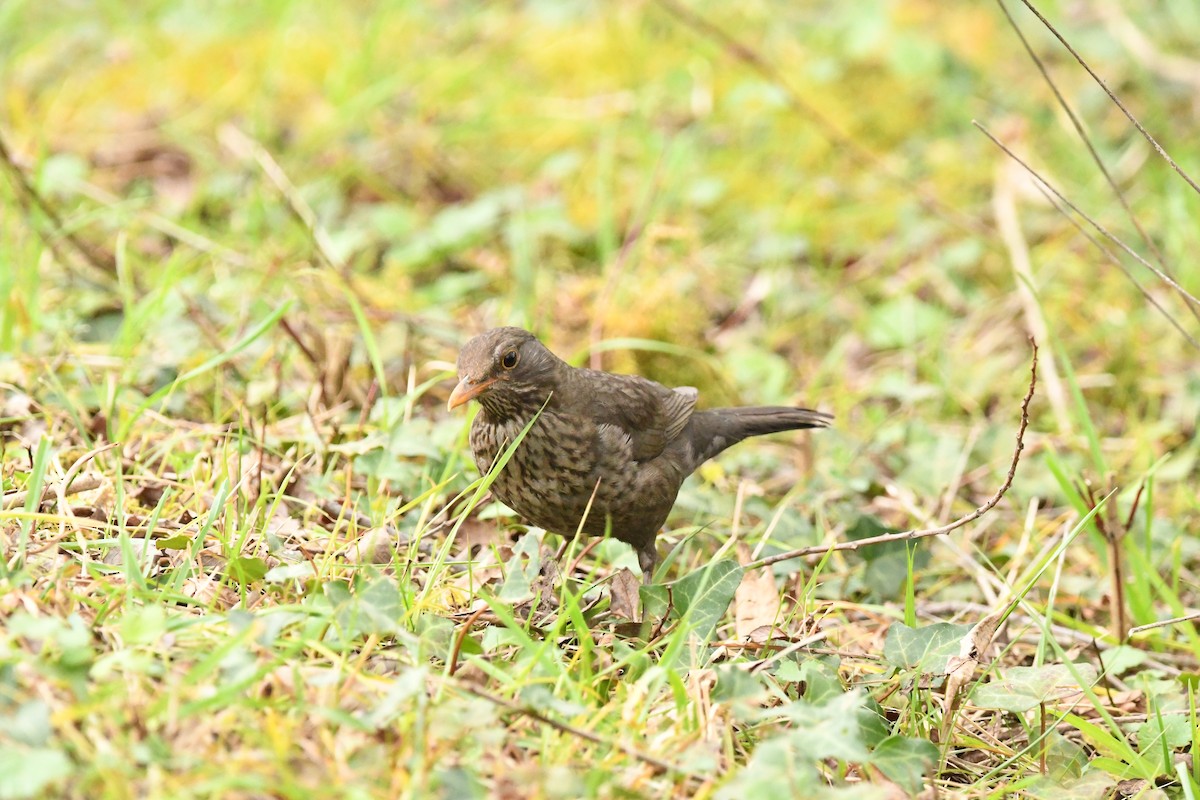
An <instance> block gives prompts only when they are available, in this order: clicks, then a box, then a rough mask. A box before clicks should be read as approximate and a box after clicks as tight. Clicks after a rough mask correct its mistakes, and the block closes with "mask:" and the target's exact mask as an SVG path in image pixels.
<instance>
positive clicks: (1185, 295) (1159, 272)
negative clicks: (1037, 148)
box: [971, 120, 1200, 304]
mask: <svg viewBox="0 0 1200 800" xmlns="http://www.w3.org/2000/svg"><path fill="white" fill-rule="evenodd" d="M971 124H972V125H974V126H975V127H976V128H978V129H979V130H980V132H982V133H983V135H984V136H986V137H988V138H989V139H991V140H992V144H994V145H996V146H997V147H999V148H1000V149H1001V150H1003V151H1004V153H1005V154H1006V155H1007V156H1008V157H1009V158H1011V159H1012V160H1013V161H1015V162H1017V163H1018V164H1020V165H1021V166H1022V167H1024V168H1025V171H1026V172H1028V173H1029V174H1030V175H1032V176H1033V177H1034V179H1035V180H1036V181H1038V182H1039V183H1041V184H1042V185H1043V186H1045V187H1046V188H1047V189H1049V190H1050V192H1051V193H1052V194H1053V195H1054V196H1055V197H1057V198H1058V199H1059V200H1061V201H1062V203H1063V204H1064V205H1065V206H1066V207H1067V208H1069V209H1071V210H1072V211H1074V212H1075V213H1076V214H1078V215H1079V216H1081V217H1083V218H1084V219H1085V220H1087V222H1088V224H1089V225H1091V226H1092V227H1093V228H1095V229H1096V230H1097V231H1098V232H1099V233H1100V235H1101V236H1103V237H1104V238H1105V239H1108V240H1109V241H1110V242H1112V243H1113V244H1115V245H1116V246H1117V247H1119V248H1121V249H1122V250H1124V251H1125V252H1126V253H1128V254H1129V255H1131V256H1133V258H1135V259H1137V262H1138V263H1139V264H1141V265H1142V266H1143V267H1145V268H1146V269H1148V270H1150V271H1151V272H1153V273H1154V274H1155V275H1157V276H1158V277H1159V279H1160V280H1162V282H1163V283H1165V284H1167V285H1168V286H1170V287H1171V288H1172V289H1174V290H1175V291H1177V292H1179V294H1180V295H1181V296H1182V297H1183V298H1184V299H1185V300H1186V301H1187V302H1189V303H1197V304H1200V299H1197V298H1196V297H1195V296H1194V295H1193V294H1192V293H1191V292H1189V291H1188V290H1187V289H1185V288H1183V287H1182V286H1180V285H1179V284H1178V283H1177V282H1176V281H1175V279H1174V278H1172V277H1171V276H1170V275H1168V274H1166V273H1165V272H1163V271H1162V270H1161V269H1159V268H1158V267H1156V266H1154V265H1153V264H1151V263H1150V262H1149V261H1147V260H1146V259H1144V258H1143V257H1142V256H1141V255H1140V254H1139V253H1138V252H1137V251H1136V250H1134V249H1133V248H1132V247H1130V246H1129V245H1127V244H1125V242H1123V241H1121V240H1120V239H1119V238H1117V237H1116V236H1114V235H1113V234H1111V233H1109V231H1108V229H1107V228H1105V227H1104V226H1103V225H1101V224H1100V223H1099V222H1096V220H1094V219H1092V218H1091V217H1090V216H1088V215H1087V214H1086V213H1085V212H1084V211H1082V210H1081V209H1080V208H1079V206H1077V205H1075V204H1074V203H1072V202H1071V201H1070V200H1068V199H1067V198H1066V197H1065V196H1064V195H1063V193H1062V192H1060V191H1058V189H1055V188H1054V186H1053V185H1052V184H1051V183H1050V182H1049V181H1047V180H1046V179H1045V178H1043V177H1042V176H1041V175H1039V174H1038V173H1037V170H1035V169H1034V168H1033V167H1031V166H1029V164H1027V163H1025V161H1024V160H1022V159H1021V157H1020V156H1018V155H1017V154H1016V153H1014V152H1013V151H1012V150H1010V149H1009V148H1008V147H1007V146H1006V145H1005V144H1004V143H1003V142H1001V141H1000V140H999V139H997V138H996V137H995V136H993V135H992V132H991V131H989V130H988V129H987V128H985V127H984V126H983V125H982V124H980V122H979V121H978V120H971Z"/></svg>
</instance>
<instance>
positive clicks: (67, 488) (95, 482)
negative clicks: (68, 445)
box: [0, 442, 119, 511]
mask: <svg viewBox="0 0 1200 800" xmlns="http://www.w3.org/2000/svg"><path fill="white" fill-rule="evenodd" d="M118 446H119V443H117V442H109V443H108V444H103V445H101V446H100V447H96V448H93V449H92V450H89V451H87V452H86V453H84V454H83V455H81V456H80V457H79V458H77V459H75V463H73V464H72V465H71V466H70V467H69V468H68V469H67V471H66V472H65V473H64V474H63V477H62V480H60V481H55V483H54V485H52V486H43V487H42V492H41V496H40V497H39V498H38V505H39V506H40V505H41V504H42V503H44V502H45V501H46V500H47V499H48V498H49V497H50V495H51V494H55V495H57V496H58V502H59V503H60V504H61V505H64V506H65V504H66V496H67V494H68V493H71V494H78V493H80V492H90V491H91V490H92V489H98V488H100V483H101V481H100V479H99V478H94V477H88V478H83V479H80V480H78V481H77V480H76V477H77V476H78V475H79V471H80V470H81V469H83V466H84V465H85V464H87V463H88V462H89V461H91V460H92V459H93V458H95V457H96V456H98V455H100V454H101V453H104V452H107V451H109V450H112V449H113V448H114V447H118ZM28 499H29V492H28V491H24V492H13V493H11V494H6V495H4V501H3V503H2V504H0V508H3V509H4V510H5V511H7V510H9V509H13V508H18V507H20V506H23V505H25V501H26V500H28Z"/></svg>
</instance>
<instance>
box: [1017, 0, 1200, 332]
mask: <svg viewBox="0 0 1200 800" xmlns="http://www.w3.org/2000/svg"><path fill="white" fill-rule="evenodd" d="M996 5H998V6H1000V10H1001V11H1003V12H1004V17H1005V19H1007V20H1008V24H1009V26H1010V27H1011V28H1012V29H1013V31H1014V32H1015V33H1016V34H1017V38H1018V39H1020V40H1021V44H1022V45H1024V47H1025V52H1026V53H1028V54H1029V58H1030V59H1031V60H1032V61H1033V64H1034V66H1036V67H1037V68H1038V72H1040V73H1042V78H1043V79H1044V80H1045V81H1046V85H1047V86H1049V87H1050V91H1052V92H1053V93H1054V98H1055V99H1056V100H1057V101H1058V105H1059V107H1060V108H1062V110H1063V111H1064V112H1065V113H1066V115H1067V118H1068V119H1070V120H1071V125H1072V126H1073V127H1074V128H1075V132H1076V133H1077V134H1079V138H1080V139H1082V140H1083V143H1084V145H1085V146H1086V147H1087V150H1088V153H1089V154H1090V155H1091V157H1092V161H1093V162H1095V164H1096V166H1097V168H1099V170H1100V174H1102V175H1103V176H1104V180H1105V181H1106V182H1107V183H1108V186H1109V188H1110V189H1112V191H1113V194H1114V195H1116V197H1117V202H1119V203H1120V204H1121V208H1123V209H1125V214H1126V216H1128V217H1129V221H1130V222H1131V223H1133V227H1134V228H1136V229H1137V232H1138V234H1139V235H1140V236H1141V237H1142V241H1143V242H1145V243H1146V247H1147V248H1149V250H1150V252H1151V253H1152V254H1153V255H1154V260H1155V261H1157V262H1158V264H1159V266H1161V267H1162V268H1163V271H1164V272H1166V273H1167V274H1168V275H1169V274H1170V270H1169V269H1168V268H1167V261H1166V259H1165V258H1164V257H1163V254H1162V252H1161V251H1160V250H1159V249H1158V245H1156V244H1155V243H1154V239H1153V238H1152V237H1151V236H1150V234H1149V233H1147V232H1146V229H1145V228H1144V227H1142V223H1141V221H1140V220H1139V219H1138V218H1137V215H1136V214H1134V213H1133V208H1132V207H1131V206H1130V205H1129V200H1128V199H1127V198H1126V197H1125V193H1124V192H1123V191H1121V187H1120V186H1118V185H1117V181H1116V179H1115V178H1113V176H1112V174H1111V173H1110V172H1109V171H1108V168H1107V167H1106V166H1104V160H1103V159H1101V158H1100V154H1099V153H1098V152H1097V151H1096V147H1095V145H1093V144H1092V139H1091V137H1090V136H1088V134H1087V131H1086V130H1084V128H1083V122H1081V121H1080V119H1079V117H1078V116H1077V115H1076V114H1075V111H1074V109H1072V108H1071V106H1070V104H1068V103H1067V99H1066V98H1065V97H1063V94H1062V92H1061V91H1059V89H1058V84H1056V83H1055V82H1054V79H1053V78H1052V77H1050V71H1049V70H1047V69H1046V65H1045V64H1044V63H1043V62H1042V59H1041V58H1039V57H1038V55H1037V53H1036V52H1034V49H1033V46H1032V45H1030V44H1029V40H1028V39H1026V38H1025V34H1024V33H1023V32H1022V31H1021V28H1020V27H1019V26H1018V25H1017V21H1016V20H1015V19H1013V15H1012V14H1011V13H1009V10H1008V6H1006V5H1005V4H1004V0H996ZM1188 308H1189V309H1191V312H1192V315H1193V316H1195V317H1196V319H1197V320H1200V309H1197V308H1196V306H1194V305H1192V304H1190V303H1189V304H1188Z"/></svg>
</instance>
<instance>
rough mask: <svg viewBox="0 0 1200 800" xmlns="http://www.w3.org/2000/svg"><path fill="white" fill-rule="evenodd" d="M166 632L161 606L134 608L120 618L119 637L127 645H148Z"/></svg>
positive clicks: (165, 616) (165, 622)
mask: <svg viewBox="0 0 1200 800" xmlns="http://www.w3.org/2000/svg"><path fill="white" fill-rule="evenodd" d="M166 630H167V615H166V614H165V613H164V611H163V607H162V606H144V607H142V608H134V609H132V610H131V611H128V612H126V614H125V615H124V616H123V617H121V636H122V638H124V640H125V641H126V643H128V644H150V643H153V642H155V641H157V640H158V639H159V638H161V637H162V635H163V633H165V632H166Z"/></svg>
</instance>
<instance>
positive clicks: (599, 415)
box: [576, 370, 700, 461]
mask: <svg viewBox="0 0 1200 800" xmlns="http://www.w3.org/2000/svg"><path fill="white" fill-rule="evenodd" d="M576 375H577V376H578V377H579V378H581V379H582V381H581V383H583V387H581V388H583V390H584V391H583V392H582V393H581V394H580V397H581V398H584V402H586V404H587V409H588V412H589V415H590V416H591V417H592V419H593V420H594V421H595V422H596V423H597V424H599V425H615V426H617V427H619V428H621V429H622V430H623V431H625V433H626V434H627V435H628V436H629V439H630V441H631V442H632V445H633V458H634V460H635V461H648V460H649V459H652V458H654V457H656V456H658V455H659V454H660V453H662V451H663V449H664V448H666V446H667V444H668V443H670V442H671V440H672V439H674V438H675V437H677V436H678V435H679V434H680V432H682V431H683V429H684V426H686V425H687V423H688V420H689V419H691V416H692V411H693V409H695V407H696V399H697V397H699V394H700V393H699V392H697V391H696V389H694V388H693V387H691V386H681V387H679V388H678V389H668V388H667V387H666V386H663V385H662V384H660V383H655V382H654V381H651V380H647V379H646V378H641V377H638V376H637V375H612V374H608V373H603V372H596V371H593V370H577V371H576Z"/></svg>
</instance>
